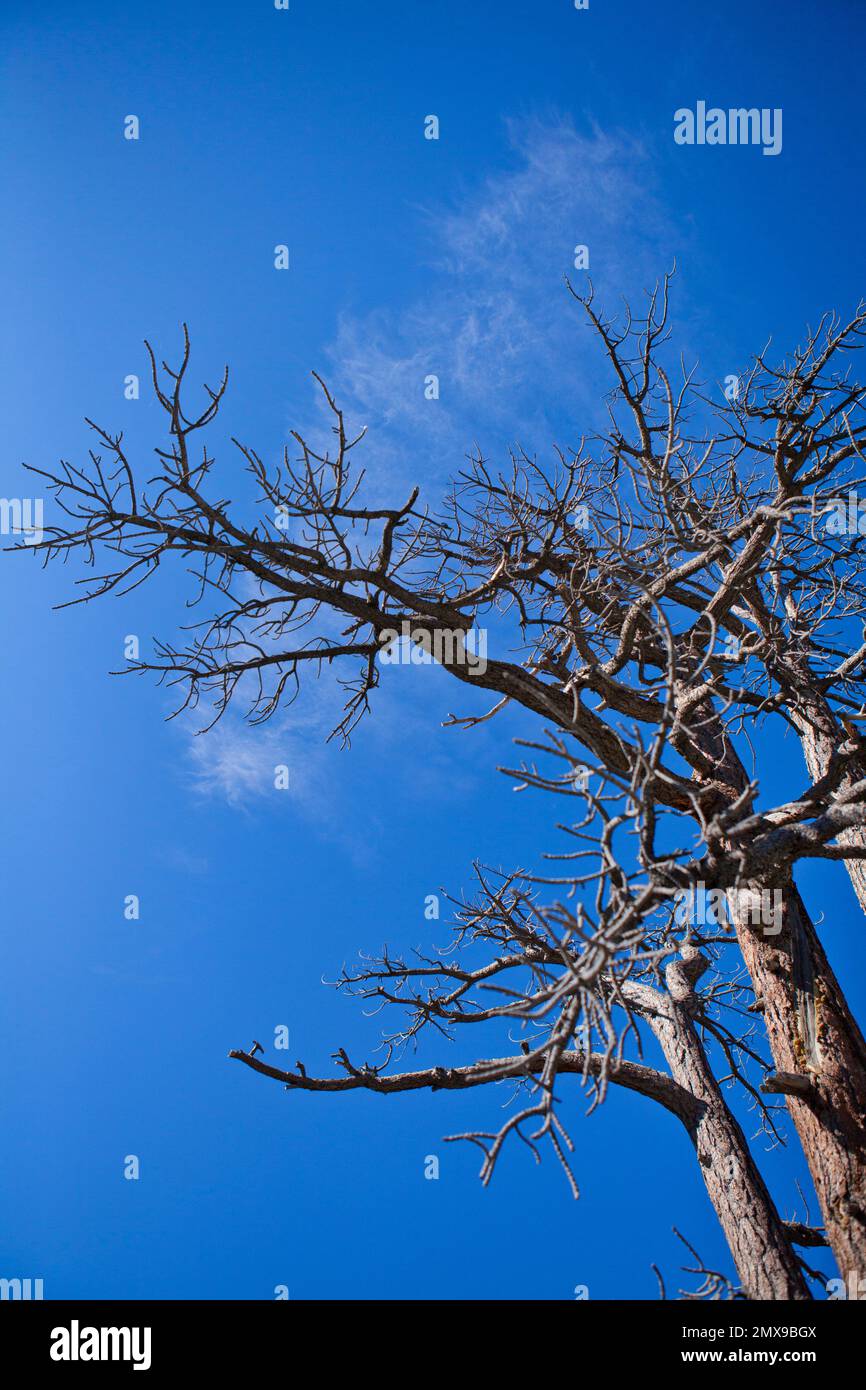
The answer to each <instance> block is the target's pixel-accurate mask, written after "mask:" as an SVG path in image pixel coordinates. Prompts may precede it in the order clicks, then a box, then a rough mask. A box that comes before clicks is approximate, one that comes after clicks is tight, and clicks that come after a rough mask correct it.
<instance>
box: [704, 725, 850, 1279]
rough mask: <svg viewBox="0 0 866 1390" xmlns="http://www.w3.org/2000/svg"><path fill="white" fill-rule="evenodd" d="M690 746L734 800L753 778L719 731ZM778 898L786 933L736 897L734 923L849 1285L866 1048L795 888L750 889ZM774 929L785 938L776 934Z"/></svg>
mask: <svg viewBox="0 0 866 1390" xmlns="http://www.w3.org/2000/svg"><path fill="white" fill-rule="evenodd" d="M692 736H693V737H694V738H695V740H696V741H699V742H700V743H701V744H702V746H703V751H704V752H706V753H708V754H709V755H710V756H712V757H713V760H714V762H715V763H716V767H717V769H718V771H717V776H718V778H719V779H720V780H721V782H722V783H723V784H724V785H725V786H726V788H728V789H729V790H730V792H731V793H732V795H733V796H736V795H738V794H740V793H741V792H742V791H743V790H744V789H745V787H746V786H747V785H748V777H747V775H746V770H745V768H744V767H743V764H742V762H741V761H740V759H739V756H738V754H737V752H736V750H735V749H734V747H733V745H732V743H731V741H730V739H729V738H728V737H727V735H726V733H725V732H724V730H723V729H722V728H721V725H720V724H719V723H718V721H713V723H710V722H709V721H706V720H705V721H703V722H702V723H701V724H700V726H699V727H698V728H696V729H694V730H692ZM749 887H750V888H753V889H754V891H755V893H760V892H761V891H762V890H767V889H769V890H771V891H772V890H774V889H778V890H779V891H780V893H781V896H782V909H781V923H780V924H778V923H776V922H773V923H772V925H771V926H770V927H769V928H767V927H765V926H762V925H761V924H760V923H759V924H757V925H756V924H754V923H753V922H752V920H751V919H750V914H749V913H748V910H747V906H746V905H745V904H744V898H743V895H742V894H740V893H730V894H729V895H728V901H729V906H730V914H731V919H732V922H733V924H734V927H735V930H736V934H737V940H738V942H739V946H740V949H741V951H742V954H743V960H744V962H745V965H746V968H747V970H748V971H749V974H750V976H751V979H752V984H753V986H754V989H755V997H756V1001H760V1003H761V1004H762V1007H763V1013H764V1019H765V1023H766V1029H767V1040H768V1043H769V1047H770V1053H771V1055H772V1058H773V1063H774V1065H775V1069H776V1072H777V1074H778V1073H790V1074H794V1075H795V1076H796V1077H798V1078H799V1085H800V1090H801V1093H800V1094H793V1093H792V1091H791V1089H790V1088H787V1089H786V1087H785V1086H784V1085H780V1086H779V1087H778V1088H777V1089H778V1090H780V1091H781V1092H782V1093H783V1094H785V1095H786V1099H787V1104H788V1109H789V1111H790V1114H791V1118H792V1120H793V1122H794V1126H795V1128H796V1130H797V1134H798V1135H799V1138H800V1141H801V1143H802V1146H803V1152H804V1154H805V1158H806V1162H807V1163H808V1165H809V1171H810V1173H811V1175H812V1181H813V1183H814V1185H815V1192H816V1194H817V1197H818V1201H819V1203H820V1206H821V1212H822V1215H823V1220H824V1224H825V1226H826V1229H827V1239H828V1242H829V1244H830V1247H831V1249H832V1251H833V1254H834V1256H835V1258H836V1262H837V1264H838V1266H839V1270H840V1273H841V1274H842V1276H843V1278H845V1279H847V1278H848V1277H849V1275H851V1274H852V1273H856V1275H857V1277H858V1278H861V1277H862V1276H863V1272H864V1271H866V1042H864V1039H863V1035H862V1033H861V1032H860V1029H859V1027H858V1025H857V1022H856V1020H855V1018H854V1016H853V1014H852V1013H851V1010H850V1009H849V1007H848V1004H847V1001H846V999H845V996H844V994H843V992H842V990H841V988H840V986H839V982H838V980H837V979H836V976H835V975H834V973H833V971H832V969H831V968H830V964H829V962H828V960H827V957H826V954H825V953H824V950H823V947H822V946H821V943H820V941H819V940H818V936H817V934H816V932H815V928H814V926H813V924H812V921H811V919H810V917H809V914H808V912H807V910H806V907H805V905H804V903H803V900H802V898H801V897H800V894H799V892H798V891H797V889H796V887H795V885H794V883H793V881H792V880H790V879H789V881H788V882H786V883H769V884H764V883H762V884H754V885H752V884H750V885H749ZM777 927H780V929H778V930H777Z"/></svg>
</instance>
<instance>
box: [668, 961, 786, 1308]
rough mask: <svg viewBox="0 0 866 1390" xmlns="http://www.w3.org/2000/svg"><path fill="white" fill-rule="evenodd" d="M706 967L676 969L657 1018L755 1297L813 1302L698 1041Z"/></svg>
mask: <svg viewBox="0 0 866 1390" xmlns="http://www.w3.org/2000/svg"><path fill="white" fill-rule="evenodd" d="M705 965H706V962H705V960H704V959H703V957H701V956H700V955H699V953H697V952H695V953H694V955H693V956H691V958H686V959H683V960H681V961H677V962H675V964H673V965H671V966H669V967H668V969H667V971H666V979H667V984H668V990H669V999H668V1000H667V1001H666V1004H667V1007H666V1008H665V1010H664V1011H663V1012H659V1013H657V1014H656V1015H655V1017H654V1018H653V1019H652V1028H653V1031H654V1033H655V1034H656V1037H657V1038H658V1040H659V1043H660V1044H661V1047H662V1050H663V1052H664V1054H665V1058H666V1060H667V1063H668V1066H669V1068H670V1071H671V1075H672V1076H673V1078H674V1080H675V1081H677V1082H678V1083H679V1084H680V1085H681V1086H683V1087H684V1088H685V1089H686V1090H688V1091H689V1092H690V1093H691V1095H692V1096H693V1097H694V1099H695V1102H696V1104H695V1107H694V1110H693V1113H692V1115H691V1117H690V1118H689V1119H685V1118H684V1120H683V1123H684V1124H685V1126H686V1129H687V1131H688V1134H689V1137H690V1139H691V1141H692V1143H693V1144H694V1147H695V1152H696V1154H697V1157H698V1162H699V1163H700V1166H701V1173H702V1175H703V1179H704V1183H705V1185H706V1189H707V1192H708V1194H709V1197H710V1201H711V1202H712V1204H713V1207H714V1208H715V1211H716V1214H717V1216H718V1218H719V1221H720V1223H721V1226H722V1230H723V1231H724V1233H725V1238H726V1240H727V1242H728V1245H729V1247H730V1250H731V1254H732V1256H733V1259H734V1263H735V1265H736V1268H737V1274H738V1276H739V1278H740V1282H741V1284H742V1286H743V1291H744V1292H745V1294H746V1295H747V1297H748V1298H751V1299H808V1298H811V1294H810V1292H809V1289H808V1287H807V1285H806V1281H805V1279H804V1277H803V1273H802V1271H801V1268H800V1265H799V1264H798V1262H797V1259H796V1256H795V1254H794V1251H793V1248H792V1246H791V1243H790V1240H789V1238H788V1235H787V1234H786V1231H785V1228H784V1225H783V1223H782V1221H781V1218H780V1217H779V1213H778V1211H777V1210H776V1206H775V1203H774V1202H773V1199H772V1197H771V1196H770V1193H769V1192H768V1190H767V1188H766V1185H765V1184H764V1181H763V1179H762V1177H761V1175H760V1173H759V1172H758V1169H757V1167H756V1165H755V1162H754V1160H753V1158H752V1155H751V1153H750V1151H749V1146H748V1144H747V1142H746V1137H745V1135H744V1134H743V1131H742V1129H741V1128H740V1126H739V1124H738V1123H737V1121H736V1119H735V1117H734V1115H733V1114H732V1113H731V1111H730V1109H729V1108H728V1106H727V1104H726V1102H725V1100H724V1097H723V1096H722V1093H721V1091H720V1089H719V1085H718V1082H717V1081H716V1079H715V1076H714V1075H713V1073H712V1071H711V1069H710V1066H709V1062H708V1060H707V1056H706V1052H705V1050H704V1046H703V1044H702V1042H701V1040H700V1038H699V1037H698V1035H697V1033H696V1031H695V1027H694V1022H693V1015H694V1009H695V1006H696V1003H697V1000H696V996H695V993H694V983H695V980H696V979H697V978H698V976H699V975H700V974H701V973H702V971H703V970H704V968H705Z"/></svg>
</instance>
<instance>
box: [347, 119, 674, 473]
mask: <svg viewBox="0 0 866 1390" xmlns="http://www.w3.org/2000/svg"><path fill="white" fill-rule="evenodd" d="M509 134H510V140H511V149H512V164H511V167H510V168H508V169H506V170H504V171H501V172H498V173H496V174H495V175H492V176H491V177H489V178H488V179H486V180H485V181H484V182H483V183H482V184H481V186H480V187H478V188H475V189H471V190H468V191H466V193H465V194H464V196H463V197H462V198H461V199H460V200H459V201H457V202H456V203H455V205H453V206H452V207H450V208H444V209H442V208H440V209H435V210H427V211H426V212H425V213H424V214H423V224H424V233H425V238H426V243H427V245H428V248H429V256H428V261H427V265H426V268H425V270H424V276H425V284H424V288H423V291H422V292H421V293H419V295H418V297H417V299H416V300H415V301H414V302H412V303H409V304H407V305H404V306H402V307H397V308H395V307H393V306H392V307H390V308H388V309H381V310H377V311H375V312H373V313H371V314H369V315H366V316H365V317H361V318H358V317H351V316H348V315H347V316H343V317H342V318H341V319H340V322H339V327H338V332H337V334H336V337H335V339H334V341H333V343H332V344H331V347H330V349H329V357H330V367H329V377H330V380H331V383H332V385H333V387H334V389H335V390H336V391H337V393H338V395H339V397H340V401H341V404H342V405H343V406H344V408H345V409H346V411H347V413H348V414H349V416H350V417H353V418H355V419H357V420H358V421H360V422H362V423H366V424H367V426H368V430H369V441H370V442H369V445H368V446H367V453H368V454H369V456H370V457H371V458H375V470H374V472H375V480H374V482H373V486H377V485H378V486H379V487H381V488H382V489H383V490H385V489H387V488H394V487H395V486H397V485H398V484H403V485H404V486H405V485H406V484H410V485H413V484H415V483H416V482H417V483H423V484H424V485H425V490H426V491H427V492H428V495H429V492H430V491H431V490H433V489H435V488H436V487H437V485H441V484H442V483H443V482H444V481H445V480H446V479H447V478H448V477H449V476H450V475H451V473H452V472H453V470H454V468H455V466H457V465H459V463H460V461H461V459H462V458H463V456H464V455H465V453H466V452H467V451H468V450H469V449H470V448H471V447H472V446H473V445H474V444H475V443H478V444H480V445H481V446H482V447H483V448H484V450H485V451H486V452H488V453H491V452H493V453H499V452H503V453H504V451H505V450H506V449H507V448H508V447H509V446H510V445H511V444H513V443H515V442H518V441H519V442H521V443H522V444H524V445H525V446H526V447H527V448H528V449H530V450H532V449H537V450H539V451H542V450H547V449H548V448H549V447H550V445H551V443H552V441H553V439H554V438H558V437H561V435H562V431H563V430H564V429H567V430H568V432H569V438H570V439H574V438H576V437H577V436H579V434H580V433H581V432H582V431H583V430H587V429H589V428H590V427H591V426H592V423H593V421H594V420H595V419H596V418H597V416H596V412H597V410H598V402H599V396H600V389H599V388H600V387H601V390H602V391H603V389H604V388H605V387H606V386H607V385H609V384H610V383H608V382H607V381H606V378H605V368H604V364H603V363H602V362H601V360H600V358H599V356H598V351H597V344H594V343H593V342H592V341H591V339H590V336H589V334H588V332H587V331H586V329H585V325H584V322H583V320H582V317H581V315H580V312H579V310H578V308H577V306H576V305H575V304H574V302H573V301H572V300H571V298H570V296H569V295H568V293H567V291H566V288H565V283H564V281H565V276H566V275H567V274H568V275H570V276H571V278H572V281H573V282H575V285H576V288H582V287H583V285H584V284H585V278H586V272H585V271H582V270H576V269H575V268H574V249H575V247H576V246H577V245H586V246H588V248H589V256H590V273H591V275H592V278H593V283H594V284H596V286H597V288H598V290H599V293H600V294H601V296H602V297H603V298H604V299H605V300H606V301H609V302H610V303H611V304H612V305H614V306H616V304H617V303H618V301H619V297H620V296H621V295H627V296H632V297H634V296H636V295H640V294H641V292H642V291H643V290H644V289H645V288H648V287H651V286H652V284H653V283H654V282H655V281H656V279H657V278H658V277H659V275H660V273H661V272H662V271H663V270H664V269H666V268H668V266H669V265H670V262H671V259H672V255H673V247H674V245H675V236H674V232H673V229H672V227H671V226H670V225H669V223H668V222H667V220H666V218H665V215H664V213H663V211H662V209H661V207H660V205H659V204H658V202H657V200H656V199H655V197H654V196H653V193H652V191H651V184H652V174H651V168H650V164H649V159H648V157H647V155H646V154H645V152H644V151H643V149H642V148H641V146H640V145H639V144H636V143H635V142H634V141H630V140H626V139H625V138H624V137H619V136H612V135H606V134H604V133H602V132H600V131H595V132H594V133H592V134H590V135H581V134H579V133H578V131H577V130H576V129H575V127H574V125H573V124H572V123H571V122H569V121H564V120H563V121H555V122H550V121H548V122H543V121H541V120H538V119H535V118H532V119H528V120H525V121H522V122H517V121H513V122H511V123H510V124H509ZM430 375H435V376H437V377H438V378H439V391H440V394H439V399H438V400H429V399H426V398H425V380H426V378H428V377H429V376H430ZM562 442H567V441H562Z"/></svg>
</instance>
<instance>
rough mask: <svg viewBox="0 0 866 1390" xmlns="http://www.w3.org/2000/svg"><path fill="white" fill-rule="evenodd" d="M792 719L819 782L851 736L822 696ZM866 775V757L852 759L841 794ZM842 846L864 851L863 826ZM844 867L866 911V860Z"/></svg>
mask: <svg viewBox="0 0 866 1390" xmlns="http://www.w3.org/2000/svg"><path fill="white" fill-rule="evenodd" d="M792 718H793V721H794V723H795V724H796V725H797V729H798V731H799V734H800V742H801V743H802V745H803V755H804V757H805V759H806V767H807V768H808V770H809V775H810V777H811V778H812V781H813V782H819V781H820V780H821V778H822V777H823V776H824V775H825V774H826V772H827V770H828V768H829V766H830V761H831V759H832V757H833V755H834V753H836V752H837V750H838V748H839V746H840V744H843V743H850V742H851V741H852V735H849V734H848V733H847V731H846V730H844V729H841V728H840V727H839V725H838V723H837V722H836V720H835V718H834V716H833V714H832V711H831V710H830V708H829V706H828V705H827V703H826V701H824V700H823V699H821V698H820V697H814V698H813V699H811V700H809V701H808V702H804V708H803V709H802V711H799V710H795V711H792ZM853 738H854V739H856V740H857V742H858V743H860V744H861V746H862V739H861V736H860V735H859V734H856V733H855V734H854V735H853ZM864 776H866V757H859V758H856V759H852V761H851V762H849V764H848V766H847V768H846V770H845V773H844V775H843V776H842V778H841V780H840V782H839V790H840V791H842V792H847V791H850V789H851V788H852V787H853V786H855V784H856V783H857V782H859V781H862V779H863V778H864ZM839 843H840V844H841V845H856V846H857V847H858V848H860V849H862V848H863V847H864V846H866V830H864V829H863V827H861V826H854V827H852V828H851V829H850V830H844V831H843V832H842V833H841V834H840V836H839ZM845 868H846V869H847V870H848V877H849V878H850V879H851V886H852V887H853V889H854V892H855V893H856V894H857V898H858V900H859V902H860V906H861V907H862V908H863V911H864V912H866V860H864V859H846V860H845Z"/></svg>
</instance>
